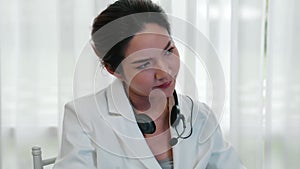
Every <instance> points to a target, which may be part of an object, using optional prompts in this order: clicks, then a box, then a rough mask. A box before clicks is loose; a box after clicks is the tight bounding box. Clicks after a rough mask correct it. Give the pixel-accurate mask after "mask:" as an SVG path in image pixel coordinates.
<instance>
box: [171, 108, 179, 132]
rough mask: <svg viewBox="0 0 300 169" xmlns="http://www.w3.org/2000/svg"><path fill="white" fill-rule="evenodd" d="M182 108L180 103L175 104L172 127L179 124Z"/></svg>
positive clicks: (172, 112) (172, 113) (172, 111)
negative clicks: (179, 105) (180, 108)
mask: <svg viewBox="0 0 300 169" xmlns="http://www.w3.org/2000/svg"><path fill="white" fill-rule="evenodd" d="M179 116H180V110H179V107H178V105H174V106H173V107H172V110H171V118H170V123H171V126H172V127H175V126H177V125H178V123H179V121H180V117H179Z"/></svg>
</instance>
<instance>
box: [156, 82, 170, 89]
mask: <svg viewBox="0 0 300 169" xmlns="http://www.w3.org/2000/svg"><path fill="white" fill-rule="evenodd" d="M171 83H172V81H168V82H166V83H163V84H161V85H159V86H156V87H155V88H160V89H165V88H168V87H169V86H170V85H171Z"/></svg>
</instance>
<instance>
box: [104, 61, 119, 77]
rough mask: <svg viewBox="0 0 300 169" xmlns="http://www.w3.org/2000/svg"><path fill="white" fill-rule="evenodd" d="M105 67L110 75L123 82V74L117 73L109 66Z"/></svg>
mask: <svg viewBox="0 0 300 169" xmlns="http://www.w3.org/2000/svg"><path fill="white" fill-rule="evenodd" d="M104 66H105V68H106V70H107V71H108V73H110V74H111V75H113V76H115V77H116V78H118V79H120V80H123V76H122V74H121V73H118V72H117V71H114V70H113V69H112V67H111V66H110V65H109V64H105V65H104Z"/></svg>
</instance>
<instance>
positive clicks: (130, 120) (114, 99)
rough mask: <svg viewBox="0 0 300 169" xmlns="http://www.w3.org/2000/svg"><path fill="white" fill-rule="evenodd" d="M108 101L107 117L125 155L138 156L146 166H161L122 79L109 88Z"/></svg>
mask: <svg viewBox="0 0 300 169" xmlns="http://www.w3.org/2000/svg"><path fill="white" fill-rule="evenodd" d="M107 102H108V103H107V104H108V111H109V114H108V115H107V117H106V119H107V121H108V122H109V123H110V126H111V127H112V129H113V130H114V132H115V133H116V135H117V136H118V137H119V138H120V141H121V142H122V144H123V146H122V147H123V149H124V152H125V155H126V156H127V157H129V158H136V159H137V160H139V161H140V162H141V163H142V164H143V165H145V167H146V168H160V165H159V163H158V162H157V160H156V159H155V157H154V156H153V153H152V152H151V150H150V148H149V146H148V144H147V143H146V141H145V139H144V136H143V134H142V133H141V131H140V129H139V127H138V125H137V123H136V120H135V116H134V112H133V109H132V106H131V104H130V102H129V99H128V97H127V95H126V93H125V90H124V87H123V84H122V82H121V81H120V80H118V79H117V80H115V81H114V82H113V83H112V84H111V85H110V86H109V87H108V88H107Z"/></svg>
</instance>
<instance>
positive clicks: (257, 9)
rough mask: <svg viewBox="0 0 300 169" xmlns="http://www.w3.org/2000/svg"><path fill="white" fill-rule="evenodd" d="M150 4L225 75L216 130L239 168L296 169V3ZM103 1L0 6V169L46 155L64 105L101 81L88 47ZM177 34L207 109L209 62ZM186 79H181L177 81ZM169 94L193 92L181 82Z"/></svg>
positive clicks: (54, 148) (104, 78)
mask: <svg viewBox="0 0 300 169" xmlns="http://www.w3.org/2000/svg"><path fill="white" fill-rule="evenodd" d="M154 1H155V2H157V3H159V4H160V5H161V6H162V7H163V8H164V9H165V11H166V12H167V13H168V14H169V15H170V16H173V17H176V18H181V19H182V20H183V21H186V22H187V23H189V24H191V25H194V26H195V28H196V29H197V30H198V31H199V32H201V33H202V34H203V35H204V36H205V37H207V38H208V39H209V40H210V42H211V44H212V45H213V47H214V48H215V50H216V53H217V55H218V59H219V61H220V63H221V65H222V70H223V73H224V77H225V86H224V89H225V96H226V97H225V98H226V99H225V103H224V104H225V107H224V111H223V113H222V116H220V120H221V126H222V128H223V131H224V135H225V137H226V138H227V139H228V140H229V141H230V142H231V143H232V144H233V146H234V147H235V148H236V149H237V151H238V152H239V154H240V156H241V159H242V161H243V162H244V163H245V165H246V166H247V167H248V168H251V169H282V168H289V169H294V168H295V169H296V168H298V166H299V165H300V162H299V157H300V145H299V142H300V135H299V134H298V133H300V132H299V130H300V123H298V122H299V121H300V109H299V108H298V107H297V106H298V105H300V69H299V66H298V64H300V62H299V61H300V59H299V54H300V48H299V47H298V46H299V45H298V44H299V42H300V33H299V32H298V30H299V28H300V27H299V26H300V21H299V17H300V14H299V12H297V9H299V8H300V2H298V1H297V0H285V1H279V0H187V1H182V0H172V1H169V0H154ZM111 2H113V0H89V1H79V0H65V1H58V0H54V1H49V0H31V1H29V0H0V13H1V15H0V37H1V38H0V42H1V46H0V47H1V48H0V56H1V65H0V68H1V69H0V73H1V76H0V78H1V80H0V82H1V86H0V87H1V88H0V93H1V104H0V108H1V111H0V115H1V118H0V120H1V121H0V124H1V125H0V126H1V130H0V131H1V132H0V133H1V141H0V143H1V146H0V147H1V148H0V150H1V152H0V156H1V161H0V164H1V165H0V168H1V167H2V168H3V169H5V168H15V169H17V168H20V169H21V168H22V169H23V168H32V159H31V152H30V148H31V146H33V145H39V146H41V147H42V148H43V156H44V157H51V156H56V155H57V152H58V148H59V140H60V131H61V121H62V114H63V106H64V104H65V103H66V102H67V101H69V100H71V99H73V98H75V97H79V96H82V95H85V94H87V93H89V92H93V91H94V90H100V89H101V88H103V87H105V86H106V85H107V84H108V82H109V81H110V80H111V78H110V77H109V75H107V74H105V71H102V70H101V68H99V65H98V62H97V58H96V57H95V55H94V54H93V53H92V51H91V49H90V47H89V37H90V35H89V34H90V30H91V22H92V19H93V18H94V17H95V16H96V15H97V14H98V13H99V12H100V11H101V10H103V9H104V8H105V7H106V6H107V5H108V4H110V3H111ZM187 30H188V29H187V28H184V27H183V28H182V32H183V34H184V36H183V37H184V38H183V39H178V38H177V39H176V35H174V37H175V41H176V44H177V46H178V47H179V49H180V54H181V58H182V61H183V64H184V65H185V66H184V67H186V68H188V71H190V74H192V75H193V76H192V78H194V79H193V80H194V81H195V82H196V85H197V90H198V91H197V92H198V96H197V99H199V100H200V101H204V102H207V103H208V104H211V102H212V93H213V89H212V82H211V78H210V77H209V75H210V73H209V72H207V69H209V68H213V67H214V66H215V64H214V63H211V62H208V63H207V64H205V63H206V62H203V60H201V57H200V58H199V57H198V56H197V54H199V53H197V52H194V50H192V49H190V47H191V46H192V45H195V46H197V45H198V46H199V45H200V43H199V42H197V39H195V37H193V36H191V35H192V34H190V32H187ZM185 42H188V43H185ZM187 44H191V46H188V45H187ZM195 51H197V49H195ZM73 77H75V78H73ZM188 78H190V77H188V74H187V72H185V71H183V76H182V80H183V81H186V80H187V79H188ZM94 80H95V82H96V85H95V84H94V83H93V82H94ZM103 82H106V83H103ZM178 87H179V88H180V89H181V91H182V92H185V93H193V88H192V89H191V88H189V86H188V85H187V84H186V83H183V82H180V85H179V86H178Z"/></svg>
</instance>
